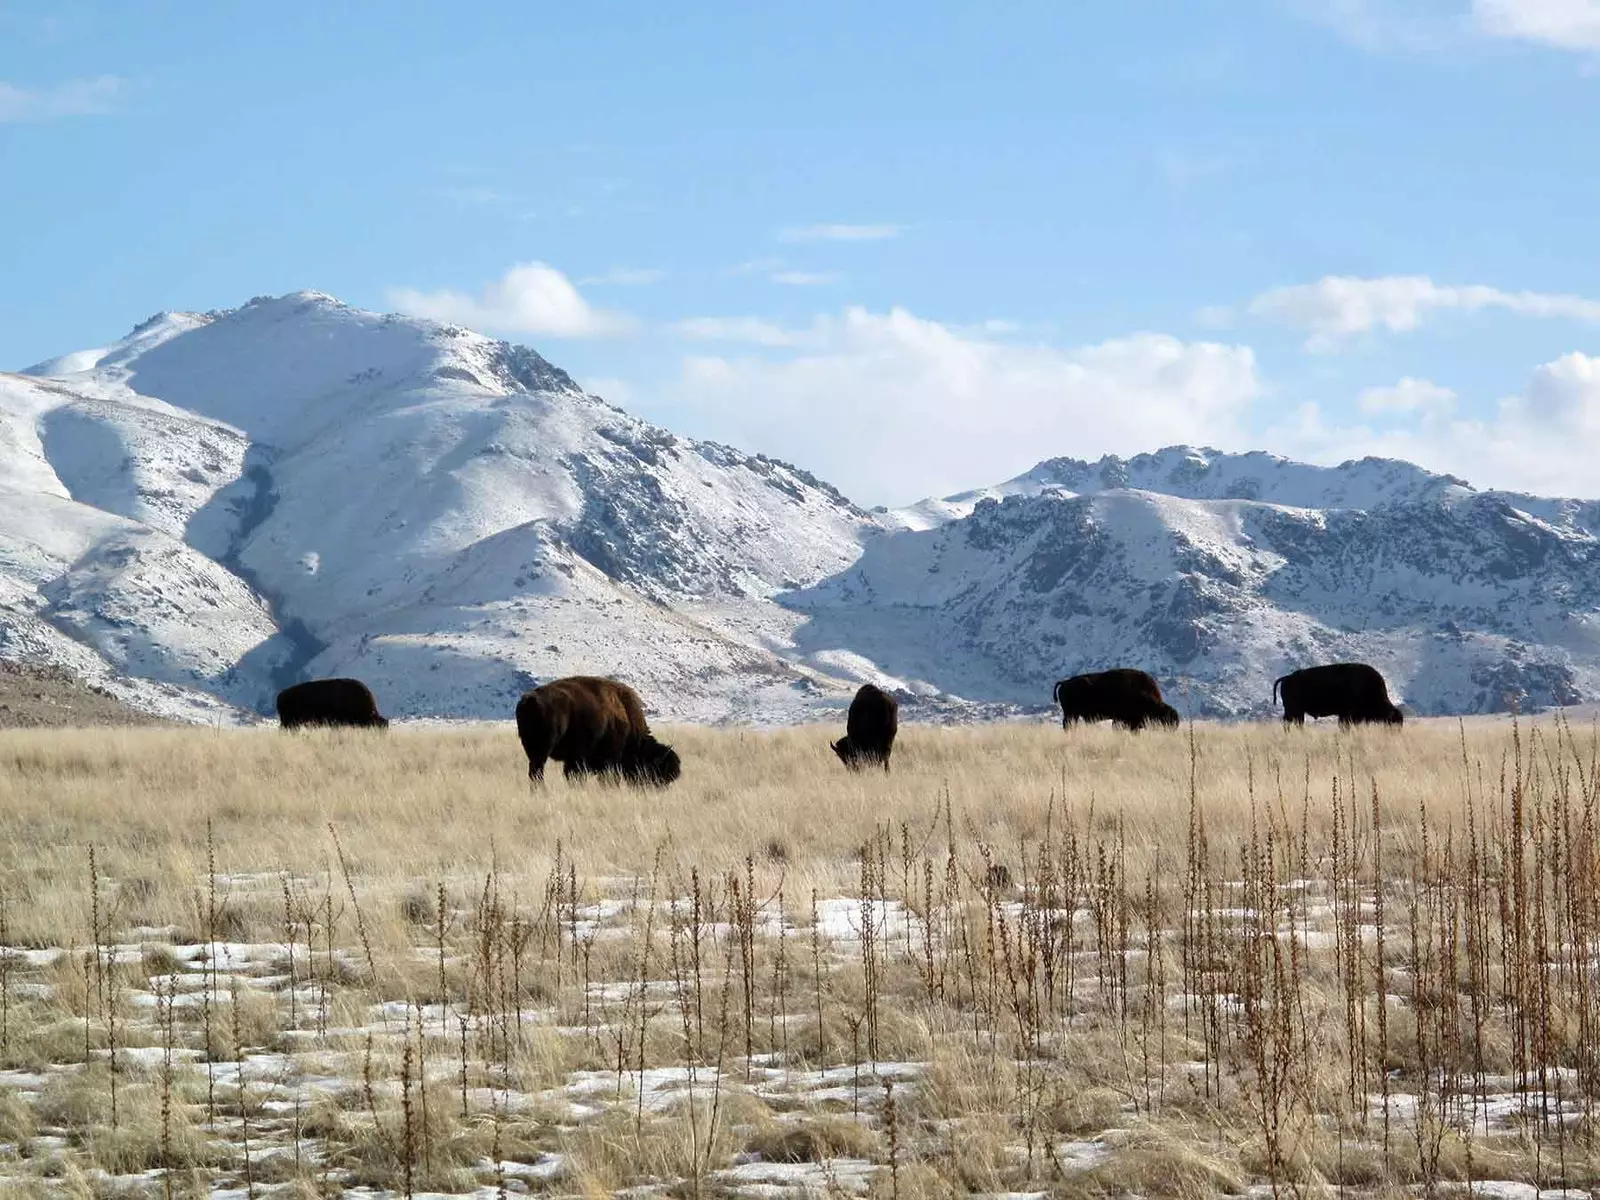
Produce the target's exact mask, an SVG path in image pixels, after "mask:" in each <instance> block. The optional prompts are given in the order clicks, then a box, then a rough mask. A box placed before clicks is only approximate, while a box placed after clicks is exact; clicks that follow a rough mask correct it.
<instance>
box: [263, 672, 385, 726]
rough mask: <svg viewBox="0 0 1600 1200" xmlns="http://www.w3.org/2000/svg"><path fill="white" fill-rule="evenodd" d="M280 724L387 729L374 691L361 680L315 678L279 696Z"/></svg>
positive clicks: (296, 685) (298, 684)
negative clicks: (379, 711)
mask: <svg viewBox="0 0 1600 1200" xmlns="http://www.w3.org/2000/svg"><path fill="white" fill-rule="evenodd" d="M278 723H279V724H281V725H282V726H283V727H284V728H285V729H298V728H299V727H300V726H302V725H352V726H357V727H360V728H369V729H387V728H388V726H389V719H388V718H387V717H384V716H381V715H379V713H378V701H377V698H376V697H374V696H373V694H372V689H371V688H369V687H368V686H367V685H366V684H364V683H362V682H361V681H360V680H359V679H313V680H310V681H309V682H307V683H297V684H295V685H294V686H293V687H286V688H284V689H283V691H281V692H279V693H278Z"/></svg>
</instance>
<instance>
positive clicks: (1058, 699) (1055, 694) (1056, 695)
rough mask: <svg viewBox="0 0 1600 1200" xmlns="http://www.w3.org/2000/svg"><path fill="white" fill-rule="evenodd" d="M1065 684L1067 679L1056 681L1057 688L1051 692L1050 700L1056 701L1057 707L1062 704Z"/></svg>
mask: <svg viewBox="0 0 1600 1200" xmlns="http://www.w3.org/2000/svg"><path fill="white" fill-rule="evenodd" d="M1064 683H1066V680H1065V679H1058V680H1056V686H1055V687H1054V688H1053V689H1051V692H1050V699H1052V700H1054V701H1055V702H1056V704H1057V705H1059V704H1060V703H1061V685H1062V684H1064Z"/></svg>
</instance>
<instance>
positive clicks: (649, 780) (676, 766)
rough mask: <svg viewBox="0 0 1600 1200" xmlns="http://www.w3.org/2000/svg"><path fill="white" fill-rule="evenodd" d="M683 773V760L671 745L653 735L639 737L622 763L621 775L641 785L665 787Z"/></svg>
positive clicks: (630, 781)
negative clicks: (659, 740) (657, 739)
mask: <svg viewBox="0 0 1600 1200" xmlns="http://www.w3.org/2000/svg"><path fill="white" fill-rule="evenodd" d="M682 774H683V762H682V760H680V759H679V758H678V752H677V751H676V750H674V749H673V748H672V747H671V746H668V745H665V744H664V743H662V742H658V741H656V739H655V738H653V737H649V736H646V737H643V738H640V739H639V741H638V742H637V743H635V744H634V745H633V747H632V748H631V749H630V750H629V753H628V755H627V758H626V761H624V763H623V764H622V776H623V778H624V779H626V780H627V781H628V782H629V783H633V784H638V785H641V786H644V785H649V786H653V787H666V786H667V785H668V784H669V783H673V782H676V780H677V779H678V777H679V776H680V775H682Z"/></svg>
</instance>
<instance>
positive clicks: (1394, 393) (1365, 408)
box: [1356, 375, 1456, 417]
mask: <svg viewBox="0 0 1600 1200" xmlns="http://www.w3.org/2000/svg"><path fill="white" fill-rule="evenodd" d="M1455 406H1456V394H1455V393H1454V392H1453V391H1451V390H1450V389H1449V388H1447V387H1441V386H1439V385H1438V384H1437V383H1434V382H1433V381H1432V380H1429V379H1416V378H1413V377H1412V376H1410V375H1407V376H1406V377H1405V378H1404V379H1402V380H1400V382H1399V383H1395V384H1391V385H1389V386H1388V387H1369V388H1363V389H1362V391H1361V393H1360V394H1359V395H1358V396H1357V397H1356V407H1357V408H1359V409H1360V410H1361V411H1362V412H1364V413H1366V414H1367V415H1368V416H1382V415H1385V414H1390V413H1395V414H1402V413H1417V414H1420V415H1422V416H1425V417H1434V416H1444V415H1445V414H1447V413H1449V412H1451V411H1453V410H1454V409H1455Z"/></svg>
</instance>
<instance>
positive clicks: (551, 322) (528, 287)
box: [389, 262, 634, 338]
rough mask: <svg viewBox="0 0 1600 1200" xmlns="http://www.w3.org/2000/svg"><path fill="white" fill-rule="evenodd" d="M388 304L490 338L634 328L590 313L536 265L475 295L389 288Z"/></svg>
mask: <svg viewBox="0 0 1600 1200" xmlns="http://www.w3.org/2000/svg"><path fill="white" fill-rule="evenodd" d="M389 302H390V303H391V304H393V305H394V306H395V307H396V308H397V309H399V310H400V311H401V312H405V313H410V314H412V315H413V316H418V317H427V318H429V319H430V320H434V321H450V322H453V323H455V324H458V325H466V326H469V327H471V328H473V329H485V330H489V331H491V332H495V333H525V334H542V335H545V336H549V337H574V338H577V337H604V336H607V335H613V334H619V333H626V332H627V331H628V330H630V329H631V328H632V327H633V325H634V322H633V320H632V319H631V318H630V317H628V316H626V315H625V314H623V313H616V312H606V311H604V310H602V309H597V308H594V307H593V306H592V305H590V304H589V302H588V301H587V300H585V299H584V298H583V296H582V294H581V293H580V292H579V291H578V289H577V288H576V287H574V286H573V284H572V281H571V280H569V279H568V278H567V277H566V276H565V275H563V274H562V273H561V272H560V271H558V270H556V269H555V268H554V267H552V266H548V265H546V264H545V263H540V262H532V263H518V264H517V265H516V266H514V267H512V268H511V269H510V270H509V271H507V272H506V273H505V274H504V275H503V276H501V278H499V279H497V280H495V281H494V282H492V283H489V284H486V285H484V287H483V288H482V289H481V290H479V292H478V293H477V294H476V295H468V294H466V293H463V292H457V291H453V290H451V289H448V288H447V289H444V290H441V291H435V292H423V291H418V290H416V289H415V288H395V289H392V290H391V291H390V292H389Z"/></svg>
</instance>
